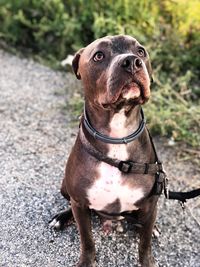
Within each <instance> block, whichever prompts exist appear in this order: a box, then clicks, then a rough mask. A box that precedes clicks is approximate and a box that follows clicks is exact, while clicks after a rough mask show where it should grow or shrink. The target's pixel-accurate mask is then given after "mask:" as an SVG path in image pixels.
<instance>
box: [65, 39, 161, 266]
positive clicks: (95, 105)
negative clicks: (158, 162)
mask: <svg viewBox="0 0 200 267" xmlns="http://www.w3.org/2000/svg"><path fill="white" fill-rule="evenodd" d="M98 51H100V52H101V53H100V54H96V53H97V52H98ZM102 53H103V54H102ZM73 68H74V72H75V74H76V76H77V78H78V79H81V80H82V83H83V87H84V95H85V105H86V110H87V114H88V117H89V119H90V122H91V124H92V125H93V127H94V128H95V129H96V130H98V131H99V132H101V133H103V134H104V135H108V136H113V135H114V136H115V137H123V136H120V135H121V134H123V133H124V132H127V133H129V134H130V133H131V132H132V131H134V130H135V129H137V127H138V125H139V122H140V120H141V116H140V105H141V104H144V103H145V102H146V101H147V100H148V98H149V96H150V79H151V66H150V61H149V56H148V53H147V52H146V50H145V48H144V47H142V46H141V45H140V44H139V42H138V41H137V40H136V39H134V38H132V37H130V36H122V35H119V36H108V37H104V38H101V39H98V40H96V41H94V42H93V43H92V44H90V45H88V46H87V47H86V48H83V49H81V50H80V51H79V52H77V53H76V55H75V57H74V60H73ZM129 93H130V97H129V98H128V99H126V95H127V94H129ZM121 111H123V118H124V124H123V125H122V129H119V132H118V131H115V129H116V128H115V127H114V128H112V127H113V126H112V124H113V121H114V116H115V115H116V114H118V115H119V114H121V113H120V112H121ZM118 115H117V116H118ZM119 116H121V115H119ZM113 129H114V130H113ZM83 136H84V138H86V139H87V140H88V141H89V143H90V144H91V145H92V146H94V147H95V148H96V149H98V150H100V151H101V152H102V153H104V154H108V153H109V151H110V149H111V146H110V145H109V144H106V143H103V142H102V141H100V140H97V139H95V138H94V137H93V136H91V135H90V134H89V133H88V132H87V130H86V129H85V127H84V125H83V124H81V127H80V131H79V133H78V136H77V139H76V142H75V144H74V146H73V148H72V151H71V154H70V156H69V159H68V162H67V165H66V170H65V178H64V180H63V183H62V188H61V192H62V194H63V195H64V196H65V197H66V198H67V199H68V200H70V201H71V206H72V211H73V216H74V218H75V221H76V223H77V227H78V229H79V233H80V238H81V257H80V260H79V263H78V265H77V267H93V266H95V246H94V241H93V238H92V234H91V221H90V208H94V209H95V205H96V203H98V204H99V205H101V203H103V202H102V200H101V199H99V200H98V199H95V198H94V202H93V199H92V198H91V197H90V195H94V194H95V193H93V190H97V191H98V192H97V194H98V193H99V192H101V191H99V190H101V189H100V188H98V187H97V181H99V180H102V179H104V178H105V179H106V177H103V176H102V173H101V170H104V169H103V168H104V167H105V168H107V169H108V170H109V172H111V173H112V171H113V172H115V171H116V170H115V167H112V166H109V165H108V166H107V165H106V163H103V164H102V163H101V162H100V161H99V160H98V159H96V158H95V157H93V156H91V155H90V154H88V152H87V150H85V149H84V147H83V145H82V137H83ZM113 146H115V147H112V149H114V150H113V151H115V148H116V153H115V154H114V156H116V157H118V158H119V159H121V158H120V155H121V154H123V153H121V152H120V151H125V152H126V153H127V156H124V157H125V159H122V160H128V159H130V160H132V161H135V162H138V163H145V162H148V163H154V162H155V153H154V150H153V148H152V144H151V142H150V139H149V135H148V133H147V130H146V129H145V130H144V131H143V133H142V134H141V135H140V137H139V138H138V139H136V140H134V141H133V142H131V143H128V144H121V145H113ZM124 149H125V150H124ZM126 153H125V154H126ZM112 168H114V169H112ZM107 169H106V170H107ZM116 177H117V178H116ZM116 177H115V174H113V178H110V177H108V178H109V179H110V180H109V181H110V182H114V183H115V181H116V179H119V181H120V182H121V185H120V186H121V189H122V191H123V188H126V189H127V190H129V189H130V190H133V193H134V192H136V191H135V190H137V189H138V188H139V189H141V191H142V194H143V195H142V197H141V198H140V199H137V201H136V202H135V203H133V204H134V205H133V206H134V207H135V208H134V209H133V210H134V212H133V216H134V214H135V215H136V217H135V218H137V220H138V221H140V223H141V225H142V227H141V229H140V244H139V261H140V264H141V266H142V267H154V266H155V262H154V259H153V256H152V253H151V236H152V229H153V226H154V221H155V218H156V207H157V199H158V197H157V196H151V197H148V196H149V194H150V192H151V190H152V187H153V185H154V182H155V177H154V176H153V175H141V174H123V173H117V176H116ZM112 179H113V180H112ZM102 181H104V180H102ZM102 183H103V184H104V182H102ZM95 186H96V187H95ZM113 190H115V188H113ZM128 192H129V191H128ZM134 194H136V193H134ZM111 196H112V192H108V193H106V188H103V189H102V199H103V198H104V197H105V198H106V197H107V198H108V199H109V197H111ZM120 196H121V195H120ZM120 196H119V197H118V198H116V199H115V201H113V202H111V203H109V202H108V203H107V205H105V206H102V209H101V210H97V212H98V211H99V212H101V211H106V213H120V212H123V211H125V210H122V207H123V204H124V205H125V204H126V203H122V198H121V200H120ZM134 197H135V195H134ZM98 201H99V202H98ZM104 204H105V203H104ZM129 204H130V203H129ZM126 205H128V204H126ZM93 206H94V207H93ZM126 211H127V210H126ZM129 211H130V212H131V211H132V210H129ZM67 214H68V213H65V215H66V216H64V217H63V218H64V219H63V220H67V218H68V216H67Z"/></svg>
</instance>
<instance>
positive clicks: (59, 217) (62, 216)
mask: <svg viewBox="0 0 200 267" xmlns="http://www.w3.org/2000/svg"><path fill="white" fill-rule="evenodd" d="M72 218H73V215H72V210H71V209H68V210H65V211H62V212H60V213H58V214H56V215H55V216H54V217H53V218H52V219H51V220H50V222H49V226H50V227H51V228H53V229H55V230H62V229H63V228H64V227H65V226H66V225H68V224H69V222H70V220H71V219H72Z"/></svg>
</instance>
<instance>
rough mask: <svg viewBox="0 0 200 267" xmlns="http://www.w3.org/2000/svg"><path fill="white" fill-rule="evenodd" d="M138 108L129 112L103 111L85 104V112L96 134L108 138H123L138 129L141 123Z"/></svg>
mask: <svg viewBox="0 0 200 267" xmlns="http://www.w3.org/2000/svg"><path fill="white" fill-rule="evenodd" d="M140 109H141V108H140V106H135V107H134V108H132V109H131V110H130V111H129V112H127V111H126V109H125V108H124V107H122V108H121V109H117V110H115V109H103V108H101V107H98V106H94V105H91V104H89V103H86V111H87V114H88V118H89V120H90V123H91V125H92V126H93V127H94V128H95V130H97V131H98V132H100V133H102V134H104V135H107V136H109V137H116V138H123V137H125V136H127V135H129V134H131V133H133V132H134V131H136V130H137V129H138V127H139V124H140V121H141V114H140Z"/></svg>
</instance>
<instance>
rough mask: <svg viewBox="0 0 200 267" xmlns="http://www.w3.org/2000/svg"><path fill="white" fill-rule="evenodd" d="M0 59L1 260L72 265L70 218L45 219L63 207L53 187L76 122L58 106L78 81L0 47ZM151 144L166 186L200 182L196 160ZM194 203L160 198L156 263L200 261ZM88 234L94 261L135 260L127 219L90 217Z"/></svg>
mask: <svg viewBox="0 0 200 267" xmlns="http://www.w3.org/2000/svg"><path fill="white" fill-rule="evenodd" d="M0 62H1V64H0V129H1V130H0V169H1V172H0V192H1V193H0V215H1V220H0V229H1V236H0V266H2V267H33V266H34V267H39V266H40V267H41V266H45V267H62V266H66V267H71V266H74V264H75V263H76V262H77V260H78V255H79V236H78V234H77V230H76V227H75V225H74V224H72V225H71V226H70V227H68V228H67V229H65V230H64V231H62V232H55V231H53V230H52V229H50V228H49V226H48V221H49V220H50V219H51V217H52V215H55V213H56V212H58V211H60V210H62V209H63V208H65V207H66V206H67V203H66V201H65V200H64V198H63V197H62V196H61V195H60V192H59V188H60V184H61V179H62V176H63V170H64V165H65V161H66V157H67V155H68V153H69V151H70V147H71V145H72V144H73V140H74V135H75V133H76V131H77V129H76V128H74V127H72V123H71V118H70V116H69V114H68V112H67V109H66V108H64V107H66V105H67V104H66V103H67V101H68V99H69V98H70V94H71V92H73V91H74V90H75V88H76V81H75V79H74V77H73V76H72V75H71V74H63V73H60V72H55V71H53V70H50V69H49V68H47V67H44V66H41V65H39V64H37V63H34V62H33V61H30V60H26V59H20V58H18V57H15V56H13V55H10V54H8V53H5V52H3V51H0ZM157 147H158V151H159V154H160V155H161V157H162V158H163V160H164V162H165V168H166V170H167V171H168V173H170V180H171V188H173V189H187V188H188V187H189V188H193V187H196V186H200V181H199V173H198V169H197V167H196V169H195V166H192V165H191V164H189V163H187V162H186V163H185V162H181V161H178V162H177V161H176V159H175V157H176V155H175V151H174V150H175V149H172V148H168V147H166V146H164V143H163V140H161V141H159V140H157ZM174 161H176V164H174ZM199 207H200V202H199V199H195V200H191V201H189V202H188V204H187V207H186V210H185V212H183V211H182V209H181V208H180V205H179V203H177V202H176V201H166V200H164V197H161V198H160V202H159V215H158V219H157V224H158V226H159V228H160V230H161V235H160V237H159V238H158V239H153V251H154V255H155V257H156V259H157V262H158V264H159V266H162V267H165V266H170V267H178V266H181V267H200V242H199V239H200V226H199V223H198V221H199V220H200V209H199ZM195 218H196V219H195ZM93 234H94V238H95V240H96V249H97V266H98V267H105V266H108V267H111V266H112V267H113V266H118V267H122V266H123V267H131V266H132V267H133V266H137V244H138V237H137V234H136V233H135V231H133V229H132V227H131V225H127V224H125V223H124V232H123V233H119V232H116V231H114V232H113V233H112V234H110V235H109V236H104V234H103V232H102V229H101V225H100V220H99V218H98V217H96V216H93Z"/></svg>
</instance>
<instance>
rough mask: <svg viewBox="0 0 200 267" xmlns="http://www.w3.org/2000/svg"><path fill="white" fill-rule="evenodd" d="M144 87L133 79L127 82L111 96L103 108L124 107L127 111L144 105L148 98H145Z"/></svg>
mask: <svg viewBox="0 0 200 267" xmlns="http://www.w3.org/2000/svg"><path fill="white" fill-rule="evenodd" d="M145 90H146V89H145V86H144V85H143V84H142V82H141V81H139V80H137V79H134V80H131V81H130V80H129V81H128V82H126V84H125V85H123V86H122V87H121V88H120V89H118V91H117V93H115V95H114V96H113V95H112V96H111V97H110V99H107V101H106V102H107V103H104V104H103V107H104V108H109V107H110V108H113V107H122V106H123V107H125V108H127V109H129V108H130V106H131V107H133V106H136V105H139V104H144V103H145V102H146V101H147V100H148V98H147V97H146V96H145Z"/></svg>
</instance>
